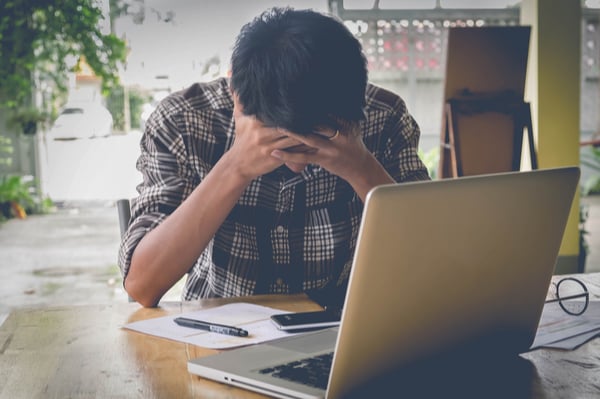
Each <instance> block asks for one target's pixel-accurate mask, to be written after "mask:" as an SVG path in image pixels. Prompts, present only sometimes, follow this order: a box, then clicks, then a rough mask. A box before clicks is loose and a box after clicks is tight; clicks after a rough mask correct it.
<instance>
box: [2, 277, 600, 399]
mask: <svg viewBox="0 0 600 399" xmlns="http://www.w3.org/2000/svg"><path fill="white" fill-rule="evenodd" d="M581 278H582V279H583V280H585V281H586V283H587V284H588V287H589V289H590V291H592V292H593V293H594V295H593V297H594V298H595V299H600V296H599V294H600V273H595V274H588V275H581ZM238 300H242V301H246V302H252V303H257V304H260V305H264V306H270V307H274V308H280V309H284V310H289V311H301V310H318V309H320V307H319V306H318V305H317V304H315V303H314V302H312V301H310V300H309V299H307V298H306V297H305V296H304V295H295V296H256V297H248V298H241V299H238ZM233 301H235V300H234V299H220V300H203V301H200V302H193V303H184V304H182V303H165V304H161V306H160V308H157V309H144V308H141V307H140V306H139V305H138V304H135V303H118V304H117V303H115V304H111V305H95V306H71V307H56V308H46V309H20V310H17V311H14V312H13V313H11V314H10V316H9V317H8V319H7V320H6V321H5V322H4V324H3V325H2V326H1V327H0V398H7V399H8V398H10V399H14V398H136V397H137V398H213V399H217V398H263V397H264V396H262V395H259V394H255V393H252V392H248V391H245V390H241V389H237V388H233V387H229V386H227V385H223V384H219V383H216V382H212V381H208V380H204V379H201V378H199V377H197V376H193V375H190V374H189V373H188V372H187V359H189V358H194V357H198V356H204V355H208V354H212V353H215V351H213V350H208V349H203V348H199V347H195V346H193V345H188V344H183V343H179V342H175V341H169V340H166V339H162V338H155V337H152V336H148V335H144V334H141V333H137V332H133V331H129V330H125V329H122V328H121V326H122V325H124V324H126V323H129V322H132V321H136V320H143V319H147V318H152V317H159V316H165V315H170V314H178V313H182V312H187V311H191V310H196V309H199V308H201V307H210V306H216V305H221V304H224V303H229V302H233ZM522 357H523V359H525V361H526V363H528V364H531V365H533V367H532V368H531V370H533V372H532V373H531V374H530V375H529V374H528V375H527V378H528V379H530V380H531V384H530V386H531V389H528V391H529V393H528V394H527V396H526V397H533V398H592V397H600V339H595V340H592V341H590V342H588V343H587V344H585V345H583V346H581V347H580V348H578V349H577V350H575V351H557V350H537V351H534V352H531V353H528V354H525V355H523V356H522ZM504 383H505V384H511V380H510V379H509V380H508V381H504ZM490 389H494V387H490Z"/></svg>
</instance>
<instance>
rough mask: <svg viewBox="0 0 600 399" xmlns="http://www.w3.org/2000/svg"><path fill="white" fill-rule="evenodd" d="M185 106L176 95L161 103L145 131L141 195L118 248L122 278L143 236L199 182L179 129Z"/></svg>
mask: <svg viewBox="0 0 600 399" xmlns="http://www.w3.org/2000/svg"><path fill="white" fill-rule="evenodd" d="M182 107H184V105H183V104H178V103H177V102H176V101H175V100H174V99H173V100H171V101H170V102H169V101H166V102H164V103H163V104H161V105H159V107H157V109H156V111H155V112H154V113H153V114H152V115H151V117H150V118H149V120H148V123H147V127H146V130H145V132H144V134H143V135H142V138H141V141H140V149H141V154H140V156H139V158H138V160H137V164H136V167H137V169H138V170H139V171H140V172H141V173H142V183H141V184H140V185H138V187H137V191H138V193H139V195H138V197H136V198H135V199H133V200H132V202H131V219H130V223H129V228H128V229H127V231H126V233H125V234H124V236H123V237H122V239H121V245H120V248H119V256H118V264H119V268H120V269H121V272H122V275H123V281H125V278H126V277H127V274H128V272H129V267H130V265H131V258H132V255H133V252H134V250H135V248H136V247H137V245H138V244H139V242H140V241H141V240H142V238H143V237H144V236H145V235H146V234H147V233H148V232H149V231H151V230H152V229H154V228H155V227H156V226H158V225H159V224H160V223H161V222H162V221H163V220H164V219H165V218H166V217H167V216H168V215H169V214H171V213H172V212H173V211H174V210H175V209H176V208H177V206H178V205H179V204H181V202H182V201H183V200H184V199H185V198H186V197H187V196H188V195H189V194H190V193H191V192H192V190H193V188H194V187H195V185H196V183H195V181H194V178H193V174H192V173H191V172H190V171H189V167H188V162H187V155H188V154H187V149H186V146H185V144H184V141H183V138H182V136H181V133H180V132H181V129H182V126H183V124H182V120H181V117H180V115H181V112H179V110H180V109H181V108H182Z"/></svg>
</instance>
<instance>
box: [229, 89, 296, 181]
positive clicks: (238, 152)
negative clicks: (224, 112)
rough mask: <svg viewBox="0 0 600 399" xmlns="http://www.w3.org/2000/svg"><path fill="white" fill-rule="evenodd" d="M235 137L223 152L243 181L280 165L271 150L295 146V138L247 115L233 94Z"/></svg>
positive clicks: (281, 163) (280, 162)
mask: <svg viewBox="0 0 600 399" xmlns="http://www.w3.org/2000/svg"><path fill="white" fill-rule="evenodd" d="M233 97H234V111H233V116H234V119H235V140H234V143H233V146H232V147H231V149H230V150H229V151H228V152H227V153H226V155H227V157H228V158H229V159H230V161H231V166H232V167H233V168H234V170H235V171H237V172H238V173H239V174H240V175H241V176H243V177H244V178H245V179H247V180H252V179H254V178H256V177H258V176H260V175H263V174H266V173H269V172H271V171H273V170H274V169H276V168H278V167H279V166H281V165H283V163H284V162H282V161H281V160H280V159H277V158H276V157H273V156H272V155H271V154H272V153H273V151H277V150H282V149H285V148H289V147H293V146H297V145H298V144H300V143H299V142H298V141H297V140H296V139H295V138H292V137H289V136H288V135H287V134H286V132H285V131H282V130H280V129H278V128H276V127H271V126H266V125H265V124H264V123H262V122H261V121H259V120H258V119H256V118H255V117H254V116H251V115H244V113H243V112H242V105H241V104H240V103H239V102H238V99H237V96H236V95H235V94H234V96H233Z"/></svg>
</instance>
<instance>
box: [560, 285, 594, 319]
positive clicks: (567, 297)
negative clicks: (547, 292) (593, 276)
mask: <svg viewBox="0 0 600 399" xmlns="http://www.w3.org/2000/svg"><path fill="white" fill-rule="evenodd" d="M556 297H557V299H558V303H559V304H560V307H561V308H562V309H563V310H564V311H565V312H567V313H569V314H572V315H580V314H582V313H583V312H585V310H586V309H587V306H588V301H589V295H588V291H587V288H586V286H585V285H584V284H583V283H582V282H581V281H579V280H577V279H574V278H571V277H567V278H563V279H562V280H560V281H559V282H558V283H557V284H556Z"/></svg>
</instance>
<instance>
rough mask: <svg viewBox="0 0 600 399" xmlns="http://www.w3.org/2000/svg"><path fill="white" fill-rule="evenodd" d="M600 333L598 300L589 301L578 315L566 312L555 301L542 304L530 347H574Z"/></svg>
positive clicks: (570, 348) (599, 302) (599, 305)
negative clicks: (583, 310)
mask: <svg viewBox="0 0 600 399" xmlns="http://www.w3.org/2000/svg"><path fill="white" fill-rule="evenodd" d="M598 335H600V301H590V303H589V305H588V308H587V310H586V311H585V313H583V314H582V315H580V316H572V315H569V314H567V313H566V312H565V311H564V310H562V309H561V307H560V306H559V305H558V304H557V303H549V304H546V305H545V306H544V311H543V313H542V318H541V320H540V323H539V326H538V330H537V334H536V336H535V340H534V342H533V345H531V349H537V348H541V347H544V348H558V349H569V350H572V349H575V348H577V347H578V346H580V345H582V344H583V343H585V342H587V341H589V340H590V339H592V338H594V337H596V336H598Z"/></svg>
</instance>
